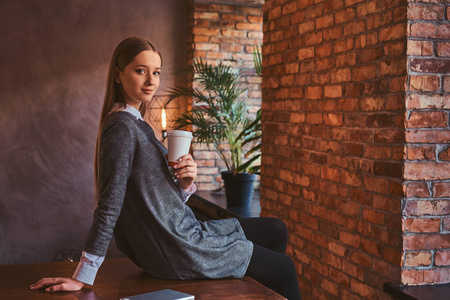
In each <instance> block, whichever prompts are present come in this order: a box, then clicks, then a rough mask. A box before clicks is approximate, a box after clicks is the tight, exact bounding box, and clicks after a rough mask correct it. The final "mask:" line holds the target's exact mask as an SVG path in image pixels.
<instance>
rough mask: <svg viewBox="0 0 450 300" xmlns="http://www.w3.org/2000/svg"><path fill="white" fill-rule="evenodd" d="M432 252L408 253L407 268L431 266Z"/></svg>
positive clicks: (405, 262) (406, 255) (405, 263)
mask: <svg viewBox="0 0 450 300" xmlns="http://www.w3.org/2000/svg"><path fill="white" fill-rule="evenodd" d="M431 258H432V255H431V252H407V253H406V254H405V261H404V266H405V267H424V266H429V265H431Z"/></svg>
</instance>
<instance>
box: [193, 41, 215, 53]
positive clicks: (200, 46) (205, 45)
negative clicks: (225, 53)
mask: <svg viewBox="0 0 450 300" xmlns="http://www.w3.org/2000/svg"><path fill="white" fill-rule="evenodd" d="M195 49H196V50H206V51H210V50H213V51H217V50H219V45H217V44H211V43H196V44H195Z"/></svg>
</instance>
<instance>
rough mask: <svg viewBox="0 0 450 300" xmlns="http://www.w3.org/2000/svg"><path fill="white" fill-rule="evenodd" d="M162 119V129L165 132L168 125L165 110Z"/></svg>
mask: <svg viewBox="0 0 450 300" xmlns="http://www.w3.org/2000/svg"><path fill="white" fill-rule="evenodd" d="M161 119H162V129H163V130H165V129H166V125H167V124H166V110H165V109H164V108H163V110H162V113H161Z"/></svg>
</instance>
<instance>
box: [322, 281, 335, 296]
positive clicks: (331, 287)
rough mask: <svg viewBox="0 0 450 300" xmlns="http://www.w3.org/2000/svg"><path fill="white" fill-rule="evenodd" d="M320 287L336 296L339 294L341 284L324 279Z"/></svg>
mask: <svg viewBox="0 0 450 300" xmlns="http://www.w3.org/2000/svg"><path fill="white" fill-rule="evenodd" d="M320 287H321V288H322V289H324V290H325V291H327V292H328V293H330V294H331V295H334V296H335V297H338V296H339V285H337V284H336V283H334V282H331V281H330V280H327V279H322V282H321V283H320Z"/></svg>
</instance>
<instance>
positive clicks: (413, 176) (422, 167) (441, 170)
mask: <svg viewBox="0 0 450 300" xmlns="http://www.w3.org/2000/svg"><path fill="white" fill-rule="evenodd" d="M404 178H405V179H407V180H442V179H448V178H450V163H431V162H427V163H416V162H408V163H405V166H404Z"/></svg>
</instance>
